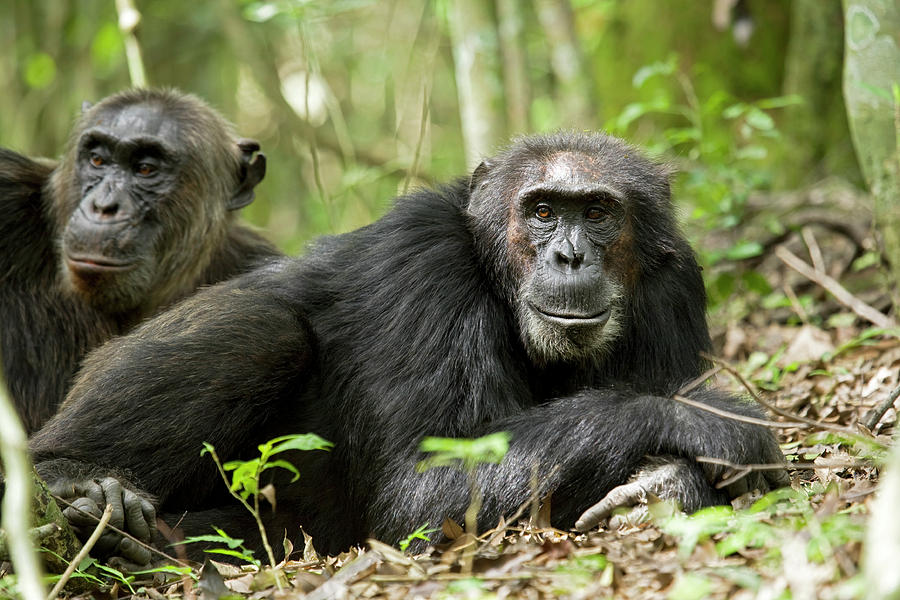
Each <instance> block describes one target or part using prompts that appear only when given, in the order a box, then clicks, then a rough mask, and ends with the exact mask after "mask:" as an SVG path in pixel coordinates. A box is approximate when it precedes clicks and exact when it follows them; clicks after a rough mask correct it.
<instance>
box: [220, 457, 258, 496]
mask: <svg viewBox="0 0 900 600" xmlns="http://www.w3.org/2000/svg"><path fill="white" fill-rule="evenodd" d="M222 468H223V469H225V470H226V471H234V473H232V475H231V489H232V490H235V491H238V490H246V491H247V492H249V493H251V494H255V493H256V490H257V485H256V478H257V476H258V475H259V470H260V460H259V459H258V458H254V459H253V460H247V461H240V460H233V461H230V462H227V463H225V464H224V465H222Z"/></svg>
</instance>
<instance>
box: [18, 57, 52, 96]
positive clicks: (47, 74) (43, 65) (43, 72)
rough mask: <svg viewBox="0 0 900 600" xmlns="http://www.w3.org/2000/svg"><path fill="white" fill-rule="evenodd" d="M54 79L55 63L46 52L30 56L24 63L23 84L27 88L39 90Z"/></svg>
mask: <svg viewBox="0 0 900 600" xmlns="http://www.w3.org/2000/svg"><path fill="white" fill-rule="evenodd" d="M54 79H56V62H55V61H54V60H53V57H52V56H50V55H49V54H47V53H46V52H38V53H37V54H32V55H31V56H29V57H28V58H27V59H26V61H25V83H27V84H28V87H30V88H32V89H35V90H41V89H44V88H45V87H47V86H49V85H50V84H51V83H53V80H54Z"/></svg>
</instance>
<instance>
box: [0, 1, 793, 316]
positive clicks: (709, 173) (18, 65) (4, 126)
mask: <svg viewBox="0 0 900 600" xmlns="http://www.w3.org/2000/svg"><path fill="white" fill-rule="evenodd" d="M452 2H453V0H433V1H431V2H423V1H419V0H386V1H375V0H330V1H329V0H219V1H215V2H201V3H190V2H183V1H179V0H137V1H136V2H135V4H136V7H137V9H138V10H139V11H140V13H141V15H142V20H141V22H140V24H139V26H138V28H137V30H136V35H137V39H138V41H139V43H140V45H141V48H142V50H143V57H144V62H145V64H146V70H147V73H148V77H149V80H150V83H151V84H152V85H159V86H174V87H178V88H180V89H182V90H184V91H189V92H192V93H195V94H197V95H199V96H201V97H203V98H205V99H206V100H208V101H209V102H210V103H211V104H212V105H214V106H215V107H217V108H218V109H219V110H221V111H222V112H223V113H224V114H225V115H226V116H227V117H228V118H229V119H231V120H232V121H233V122H234V123H235V124H236V128H237V130H238V132H239V133H240V135H242V136H247V137H253V138H256V139H258V140H259V141H260V142H261V144H262V147H263V150H264V152H265V153H266V154H267V155H268V157H269V173H268V175H267V179H266V181H265V182H264V184H263V185H262V186H261V188H260V190H259V194H258V199H257V201H256V202H255V203H254V204H252V205H251V206H250V207H248V208H247V209H246V210H245V211H244V212H245V216H246V218H247V219H248V220H249V221H250V222H252V223H254V224H256V225H258V226H259V227H260V228H262V229H263V230H264V231H265V232H266V233H267V235H269V236H270V237H271V238H272V239H273V240H274V241H276V242H277V243H278V244H279V245H280V246H281V247H282V248H284V249H285V250H287V251H288V252H291V253H293V252H298V251H302V248H303V246H304V244H305V243H306V242H307V241H309V240H310V239H311V238H313V237H314V236H316V235H319V234H321V233H330V232H341V231H346V230H349V229H353V228H356V227H359V226H361V225H364V224H366V223H368V222H370V221H372V220H373V219H375V218H377V217H378V216H379V215H380V214H382V213H383V212H384V210H385V209H386V207H387V206H388V205H389V203H390V200H391V199H392V198H393V197H394V196H395V195H396V194H397V193H398V192H399V191H401V190H403V189H406V188H408V187H409V186H415V185H423V184H431V183H434V182H439V181H444V180H447V179H449V178H452V177H455V176H459V175H463V174H464V173H465V171H466V164H465V158H464V156H463V147H464V144H463V139H462V133H461V126H460V110H459V103H460V101H459V96H458V93H457V86H456V81H455V74H454V68H453V66H454V65H453V54H452V48H451V42H450V38H449V34H448V29H449V19H450V18H452V17H451V15H452V14H453V12H452V11H450V10H449V8H448V7H449V6H450V5H451V4H452ZM554 2H555V4H556V5H557V7H559V8H564V9H566V10H570V11H571V14H572V23H574V31H573V32H572V33H573V39H574V41H575V43H576V45H577V47H578V48H580V51H581V56H582V64H583V65H584V70H585V73H584V74H583V75H584V81H588V82H590V86H592V89H584V90H578V91H576V92H573V91H571V90H570V89H568V88H566V89H565V90H564V89H563V87H562V86H561V85H560V73H561V72H562V71H561V69H562V68H563V67H564V65H563V67H561V66H560V65H559V64H558V62H554V61H558V58H557V54H554V47H553V43H550V42H549V41H548V40H549V39H550V38H549V37H548V32H547V30H546V27H547V25H546V23H545V22H544V21H542V20H541V19H539V18H538V14H537V8H536V6H537V3H535V2H532V1H527V0H521V1H520V2H518V3H517V4H516V5H515V6H516V7H518V8H519V9H520V10H519V13H518V14H517V17H518V19H519V20H520V22H521V32H520V33H521V36H520V42H521V49H522V51H523V52H524V56H525V58H526V61H525V71H526V72H525V76H526V77H525V79H526V83H527V91H528V95H529V97H528V106H529V107H530V109H529V111H528V121H529V123H528V127H529V129H530V130H532V131H546V130H553V129H557V128H566V129H583V128H585V127H590V126H592V125H593V124H592V123H586V122H580V121H573V120H572V119H571V118H570V117H568V116H567V114H566V113H565V111H564V108H563V107H565V106H566V105H567V104H566V102H565V100H566V98H565V97H564V96H565V94H572V93H583V94H584V95H585V97H587V98H591V99H592V102H593V104H592V110H593V113H594V116H595V118H594V124H597V123H605V124H606V127H607V128H609V129H610V130H612V131H613V132H614V133H616V134H619V135H623V136H625V137H627V138H628V139H630V140H632V141H634V142H635V143H637V144H639V145H642V146H644V147H646V148H647V149H649V150H650V151H651V152H652V153H653V154H655V155H657V156H659V157H660V158H662V159H664V160H667V161H669V162H672V163H673V164H674V165H675V166H676V167H678V168H679V169H680V171H681V175H679V177H678V178H677V180H676V182H675V184H676V187H675V192H676V197H677V198H678V202H679V203H680V204H681V205H682V206H683V209H682V214H683V216H684V217H685V218H686V219H687V220H688V221H689V232H690V233H692V235H694V236H695V237H697V233H698V232H702V231H703V230H705V229H710V228H723V227H730V226H732V225H734V224H735V223H737V222H739V221H740V219H741V217H742V208H743V204H744V202H745V199H746V197H747V195H748V194H749V193H750V192H751V191H752V190H757V189H766V188H768V187H769V186H770V185H771V182H772V173H773V169H775V168H776V166H777V163H776V159H775V158H773V157H776V156H782V155H783V152H782V151H781V150H779V149H778V148H776V147H777V146H778V145H779V144H781V145H783V144H784V143H785V142H784V140H783V139H782V137H781V136H780V135H779V130H780V126H779V120H780V119H781V117H782V114H781V113H782V111H781V107H782V106H784V105H786V104H790V103H793V102H797V101H799V100H798V99H797V98H796V97H789V98H785V97H782V96H781V90H782V85H783V81H782V79H783V76H784V56H785V52H786V50H787V47H788V43H789V33H790V30H789V18H790V14H789V13H790V10H789V3H784V2H781V1H779V0H759V1H758V2H755V3H753V5H752V6H753V13H752V17H753V19H754V25H755V28H754V30H753V35H752V36H751V37H750V39H749V42H748V43H746V44H744V45H742V44H739V43H737V42H736V41H735V38H734V36H733V35H732V34H731V32H730V31H729V30H727V29H726V30H719V29H717V28H716V27H714V26H713V25H712V24H711V11H712V5H711V3H709V2H694V1H693V0H672V1H671V2H657V1H656V0H631V1H629V2H617V1H615V0H572V1H571V2H569V1H568V0H554V1H545V2H544V3H543V4H544V5H548V4H550V5H553V4H554ZM497 14H499V13H498V12H497V11H494V13H493V16H494V18H495V19H496V18H497ZM117 18H118V17H117V14H116V7H115V2H114V1H113V0H76V1H72V2H64V3H60V2H51V1H49V0H7V2H3V3H0V85H2V88H3V89H4V94H2V96H0V145H3V146H7V147H11V148H13V149H15V150H18V151H21V152H24V153H26V154H30V155H43V156H57V155H59V154H60V153H61V151H62V149H63V147H64V145H65V142H66V136H67V134H68V131H69V129H70V127H71V123H72V121H73V119H74V117H75V116H76V115H77V113H78V111H79V110H80V106H81V104H82V102H83V101H84V100H91V101H96V100H98V99H99V98H101V97H103V96H106V95H108V94H110V93H113V92H115V91H118V90H120V89H122V88H125V87H127V86H128V85H129V81H128V71H127V67H126V63H125V52H124V46H123V35H122V33H120V31H119V29H118V26H117ZM499 25H501V24H498V26H499ZM497 51H498V52H501V51H505V49H503V48H498V49H497ZM501 75H502V74H501ZM502 78H503V77H502V76H501V77H499V78H498V79H497V81H500V80H502ZM423 116H424V124H423ZM485 118H488V116H485ZM492 118H501V119H502V118H504V117H503V115H499V116H497V115H495V116H493V117H492ZM504 142H505V140H496V145H497V146H500V145H502V144H503V143H504ZM773 149H774V150H778V151H773ZM699 241H700V242H701V248H702V239H700V240H699ZM758 251H759V248H758V246H757V245H754V243H753V242H752V241H749V240H748V241H744V242H742V243H739V244H738V245H737V246H735V247H734V248H732V249H730V250H727V251H724V253H723V252H722V251H719V253H718V254H716V253H704V254H703V255H702V259H703V260H704V262H706V263H707V264H712V263H715V262H717V261H719V260H722V259H734V258H741V257H746V256H750V255H752V254H753V253H754V252H758ZM723 277H724V279H722V280H721V281H712V282H711V283H710V286H711V290H713V294H712V295H713V298H714V300H720V299H721V298H722V297H725V296H727V295H728V294H729V293H731V292H732V291H733V290H734V289H735V281H732V280H728V277H732V278H733V277H735V276H734V275H730V274H727V273H726V274H725V275H723ZM750 283H751V284H753V282H750ZM758 283H759V282H758V281H757V282H756V284H758Z"/></svg>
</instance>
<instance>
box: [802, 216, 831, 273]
mask: <svg viewBox="0 0 900 600" xmlns="http://www.w3.org/2000/svg"><path fill="white" fill-rule="evenodd" d="M800 235H801V237H803V241H804V243H806V248H807V249H808V250H809V257H810V258H811V259H812V264H813V269H815V270H816V271H819V272H821V273H825V259H824V258H823V257H822V249H821V248H819V242H817V241H816V236H815V235H813V232H812V229H810V227H809V225H804V226H803V227H802V228H801V229H800Z"/></svg>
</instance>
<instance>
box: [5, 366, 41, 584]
mask: <svg viewBox="0 0 900 600" xmlns="http://www.w3.org/2000/svg"><path fill="white" fill-rule="evenodd" d="M27 448H28V442H27V440H26V438H25V432H24V430H23V429H22V424H21V422H20V421H19V417H18V415H17V414H16V411H15V409H14V408H13V405H12V401H11V399H10V397H9V394H8V393H7V391H6V383H5V381H3V377H2V375H0V458H2V459H3V473H4V476H5V477H6V484H5V491H4V493H3V505H2V513H3V516H2V522H0V524H2V525H3V529H4V530H5V531H6V539H7V543H8V545H9V555H10V559H11V560H12V563H13V565H14V566H15V568H16V575H17V576H18V588H19V593H20V594H21V595H22V598H23V599H24V600H42V599H43V598H44V592H45V591H46V588H44V584H43V583H41V564H40V562H39V561H38V559H37V555H36V553H35V551H34V548H33V547H32V545H31V537H30V536H29V535H28V529H29V528H30V527H31V497H32V491H31V490H32V485H31V483H32V477H33V473H34V470H33V469H32V468H31V461H30V460H28V451H27Z"/></svg>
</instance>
